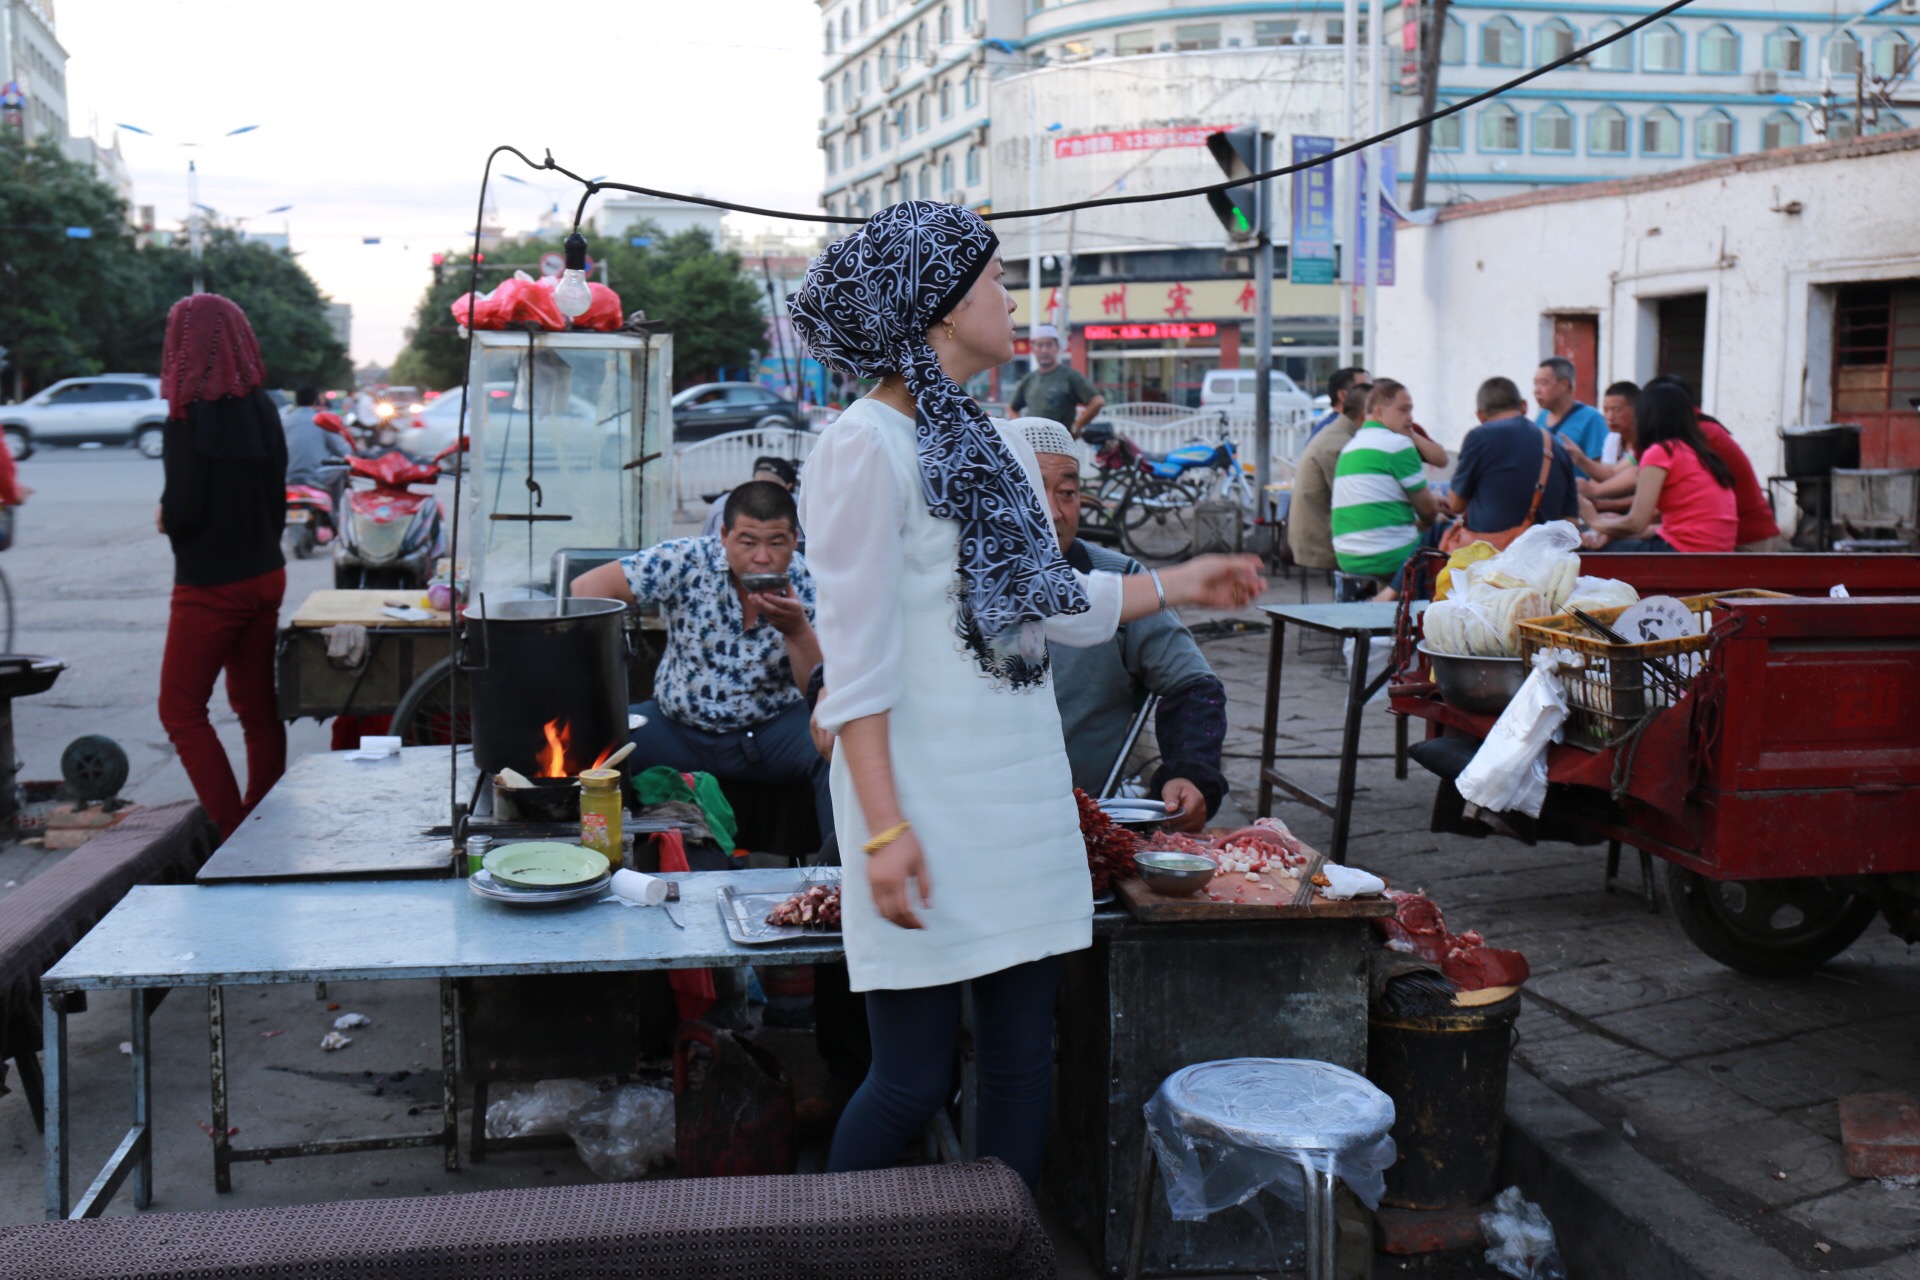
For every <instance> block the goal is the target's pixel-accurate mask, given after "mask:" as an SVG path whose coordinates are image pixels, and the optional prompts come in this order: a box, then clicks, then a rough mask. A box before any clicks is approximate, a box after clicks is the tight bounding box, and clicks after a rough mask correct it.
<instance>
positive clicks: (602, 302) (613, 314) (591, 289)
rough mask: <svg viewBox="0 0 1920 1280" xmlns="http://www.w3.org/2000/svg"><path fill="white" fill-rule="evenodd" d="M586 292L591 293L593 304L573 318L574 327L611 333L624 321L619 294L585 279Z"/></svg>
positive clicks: (624, 316)
mask: <svg viewBox="0 0 1920 1280" xmlns="http://www.w3.org/2000/svg"><path fill="white" fill-rule="evenodd" d="M587 292H588V293H590V294H592V295H593V304H592V305H591V306H589V307H588V308H587V309H586V310H585V311H583V312H582V313H580V314H579V315H577V316H575V317H574V318H573V327H574V328H576V329H591V330H593V331H595V332H596V333H612V332H613V331H614V330H616V329H618V328H619V327H620V326H621V325H623V324H625V323H626V313H625V312H623V311H622V310H621V309H620V295H619V294H617V293H615V292H614V291H613V290H611V289H609V288H607V286H605V285H603V284H599V283H597V282H595V281H592V280H589V281H587Z"/></svg>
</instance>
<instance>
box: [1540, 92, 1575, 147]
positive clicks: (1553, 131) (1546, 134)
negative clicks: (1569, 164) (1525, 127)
mask: <svg viewBox="0 0 1920 1280" xmlns="http://www.w3.org/2000/svg"><path fill="white" fill-rule="evenodd" d="M1533 149H1534V151H1535V152H1537V153H1540V154H1543V155H1568V154H1571V153H1572V151H1573V115H1572V113H1570V112H1569V111H1568V110H1567V109H1566V108H1565V107H1563V106H1560V105H1558V104H1557V103H1556V104H1554V105H1551V106H1547V107H1542V108H1541V109H1540V110H1539V111H1536V112H1534V114H1533Z"/></svg>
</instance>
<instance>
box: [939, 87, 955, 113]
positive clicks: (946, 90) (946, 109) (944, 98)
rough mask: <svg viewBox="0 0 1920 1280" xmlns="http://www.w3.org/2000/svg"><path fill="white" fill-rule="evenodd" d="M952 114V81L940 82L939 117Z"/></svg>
mask: <svg viewBox="0 0 1920 1280" xmlns="http://www.w3.org/2000/svg"><path fill="white" fill-rule="evenodd" d="M952 114H953V81H951V80H942V81H941V82H940V118H941V119H942V120H945V119H946V118H947V117H948V116H950V115H952Z"/></svg>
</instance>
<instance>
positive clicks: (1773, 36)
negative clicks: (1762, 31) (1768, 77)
mask: <svg viewBox="0 0 1920 1280" xmlns="http://www.w3.org/2000/svg"><path fill="white" fill-rule="evenodd" d="M1762 65H1764V66H1765V67H1766V69H1767V70H1769V71H1778V72H1779V73H1780V74H1781V75H1787V76H1797V75H1799V74H1800V73H1801V72H1803V71H1805V70H1806V69H1807V42H1806V41H1805V40H1804V39H1803V38H1801V35H1800V33H1799V32H1798V31H1795V30H1794V29H1793V28H1792V27H1775V28H1774V29H1773V30H1772V31H1769V32H1768V33H1767V41H1766V47H1765V50H1764V53H1763V54H1762Z"/></svg>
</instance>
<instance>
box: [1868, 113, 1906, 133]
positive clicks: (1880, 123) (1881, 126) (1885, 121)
mask: <svg viewBox="0 0 1920 1280" xmlns="http://www.w3.org/2000/svg"><path fill="white" fill-rule="evenodd" d="M1906 127H1907V122H1906V121H1905V120H1902V119H1901V118H1900V114H1899V112H1897V111H1882V112H1880V113H1879V114H1878V115H1876V116H1875V117H1874V120H1873V124H1872V125H1871V126H1869V127H1868V129H1867V132H1868V133H1898V132H1900V131H1901V130H1902V129H1904V128H1906Z"/></svg>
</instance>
